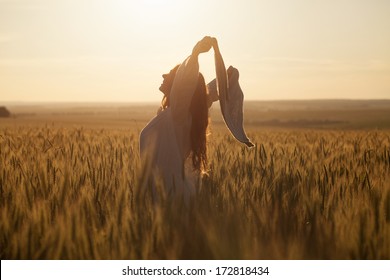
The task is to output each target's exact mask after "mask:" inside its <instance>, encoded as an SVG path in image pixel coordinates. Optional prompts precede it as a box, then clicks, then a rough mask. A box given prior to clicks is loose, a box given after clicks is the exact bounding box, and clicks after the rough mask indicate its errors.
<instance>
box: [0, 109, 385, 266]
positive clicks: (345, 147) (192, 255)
mask: <svg viewBox="0 0 390 280" xmlns="http://www.w3.org/2000/svg"><path fill="white" fill-rule="evenodd" d="M52 117H53V118H56V117H58V116H52ZM113 118H115V116H114V117H113ZM146 118H148V116H146V117H145V119H146ZM21 119H23V115H20V118H19V121H18V120H17V119H16V120H11V121H8V123H5V124H4V125H2V126H0V128H1V130H0V215H1V217H0V256H1V259H390V130H389V129H339V128H337V127H336V128H326V129H323V128H280V127H279V128H260V127H258V126H256V124H253V125H250V126H248V134H249V137H250V138H251V139H252V140H253V142H254V143H256V147H255V148H252V149H247V148H245V147H243V146H242V145H240V144H238V143H237V142H236V141H234V140H233V139H232V137H231V136H230V135H229V134H227V133H226V130H225V129H224V128H223V127H219V128H218V125H215V126H214V129H212V131H211V135H210V137H209V149H208V156H209V163H210V168H209V175H208V176H206V177H205V178H204V179H203V182H202V185H201V186H199V187H198V189H197V192H196V194H195V195H194V196H193V197H191V198H190V200H189V202H188V203H185V202H183V200H182V199H180V197H175V196H173V195H169V194H166V193H165V192H164V190H163V188H161V189H159V191H158V199H157V200H154V201H152V195H151V192H150V191H149V190H148V189H147V188H144V187H142V184H141V182H142V181H143V179H144V178H143V176H144V175H143V170H142V165H141V163H140V161H139V152H138V134H139V129H140V127H139V126H138V125H137V126H128V127H126V126H121V127H112V126H106V127H104V126H93V125H85V124H84V125H77V124H76V125H69V124H67V125H63V124H57V123H56V121H53V122H50V121H38V120H36V121H31V118H30V120H29V121H20V120H21ZM32 119H33V118H32ZM140 123H141V124H142V121H140ZM216 123H217V122H216Z"/></svg>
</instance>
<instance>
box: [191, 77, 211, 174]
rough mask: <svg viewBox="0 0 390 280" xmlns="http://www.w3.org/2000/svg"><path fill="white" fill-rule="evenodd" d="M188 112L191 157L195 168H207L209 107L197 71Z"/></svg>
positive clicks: (204, 85)
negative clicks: (195, 84) (189, 115)
mask: <svg viewBox="0 0 390 280" xmlns="http://www.w3.org/2000/svg"><path fill="white" fill-rule="evenodd" d="M190 112H191V116H192V123H191V132H190V138H191V157H192V165H193V167H194V169H195V170H198V171H201V172H206V170H207V139H206V138H207V127H208V125H209V107H208V106H207V89H206V83H205V80H204V77H203V75H202V74H201V73H199V78H198V85H197V87H196V90H195V93H194V95H193V96H192V100H191V105H190Z"/></svg>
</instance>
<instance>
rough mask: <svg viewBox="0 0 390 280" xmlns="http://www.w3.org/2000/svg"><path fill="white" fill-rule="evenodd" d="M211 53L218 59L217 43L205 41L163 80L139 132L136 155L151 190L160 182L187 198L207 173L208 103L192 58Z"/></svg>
mask: <svg viewBox="0 0 390 280" xmlns="http://www.w3.org/2000/svg"><path fill="white" fill-rule="evenodd" d="M211 48H213V49H214V52H215V54H216V55H219V57H221V56H220V53H219V48H218V43H217V40H216V39H215V38H211V37H208V36H206V37H204V38H203V39H202V40H201V41H199V42H198V43H197V44H196V45H195V47H194V48H193V50H192V54H191V55H190V56H189V57H188V58H187V59H185V60H184V61H183V63H181V64H180V65H178V66H176V67H175V68H173V69H172V70H171V71H170V73H169V74H164V75H163V78H164V81H163V83H162V85H161V86H160V90H161V91H162V92H163V93H164V98H163V101H162V105H161V108H160V110H159V112H158V114H157V116H155V117H154V118H153V119H152V120H151V121H150V122H149V123H148V124H147V126H146V127H145V128H144V129H143V130H142V131H141V135H140V154H141V158H142V160H143V163H144V168H145V170H146V177H148V178H149V179H152V181H151V184H152V186H155V184H156V183H157V182H159V181H160V182H162V183H163V184H164V185H165V189H166V191H167V192H173V191H174V190H175V191H176V192H180V193H183V194H184V195H186V196H187V195H189V194H191V193H193V192H194V187H195V184H196V182H197V181H198V179H199V177H200V175H201V174H202V173H204V172H205V171H206V168H207V146H206V132H207V126H208V120H209V117H208V107H209V106H208V105H209V104H210V103H211V101H210V100H211V99H210V97H209V96H208V95H207V89H206V84H205V81H204V78H203V75H202V74H201V73H199V63H198V56H199V54H201V53H204V52H208V51H209V50H210V49H211ZM189 158H190V159H191V162H190V164H188V161H187V159H189Z"/></svg>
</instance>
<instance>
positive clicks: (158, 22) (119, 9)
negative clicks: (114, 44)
mask: <svg viewBox="0 0 390 280" xmlns="http://www.w3.org/2000/svg"><path fill="white" fill-rule="evenodd" d="M114 3H115V4H114V5H115V14H114V16H118V17H119V18H123V19H124V18H126V19H127V20H128V21H131V24H135V25H136V26H140V27H143V28H147V27H148V26H160V27H164V25H166V24H171V23H174V22H178V19H179V18H180V9H182V8H183V1H179V0H133V1H129V0H120V1H117V2H114Z"/></svg>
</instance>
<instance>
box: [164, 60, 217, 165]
mask: <svg viewBox="0 0 390 280" xmlns="http://www.w3.org/2000/svg"><path fill="white" fill-rule="evenodd" d="M177 69H178V66H176V67H174V68H173V69H172V70H171V73H172V74H176V71H177ZM172 83H173V82H172ZM171 86H172V85H171ZM169 101H170V91H169V92H168V94H165V95H164V97H163V99H162V101H161V107H162V109H163V110H164V109H166V108H167V107H169V103H170V102H169ZM190 113H191V117H192V120H191V131H190V139H191V159H192V166H193V167H194V169H195V170H197V171H200V172H206V170H207V139H206V138H207V127H208V124H209V110H208V104H207V88H206V82H205V80H204V77H203V75H202V74H201V73H199V76H198V84H197V86H196V90H195V92H194V95H193V96H192V99H191V104H190Z"/></svg>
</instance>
